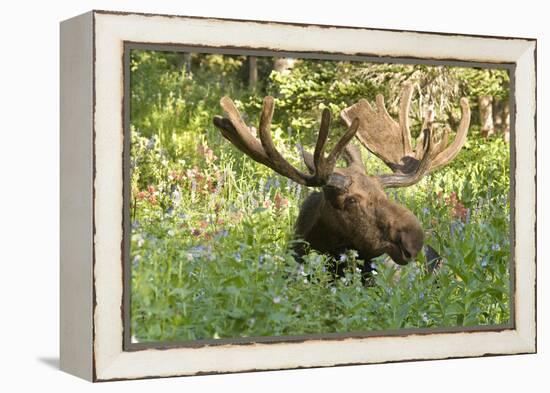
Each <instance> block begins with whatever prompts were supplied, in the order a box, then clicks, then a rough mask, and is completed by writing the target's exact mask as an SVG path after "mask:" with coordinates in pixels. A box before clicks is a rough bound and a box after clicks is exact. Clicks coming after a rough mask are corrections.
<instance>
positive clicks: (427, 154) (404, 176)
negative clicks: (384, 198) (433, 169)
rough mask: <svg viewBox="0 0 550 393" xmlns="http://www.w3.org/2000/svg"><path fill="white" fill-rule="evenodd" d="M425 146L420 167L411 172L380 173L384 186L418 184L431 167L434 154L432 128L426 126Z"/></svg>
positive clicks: (379, 177)
mask: <svg viewBox="0 0 550 393" xmlns="http://www.w3.org/2000/svg"><path fill="white" fill-rule="evenodd" d="M423 134H424V138H423V140H424V148H423V156H422V160H421V161H420V163H419V165H418V167H417V168H416V170H415V171H413V172H411V173H394V174H391V175H379V176H378V179H379V180H380V183H381V184H382V186H383V187H384V188H393V187H408V186H412V185H413V184H416V183H418V182H419V181H420V179H422V177H424V175H425V174H426V173H427V172H428V170H429V168H430V162H431V155H432V146H433V144H432V140H431V139H432V138H431V130H430V129H429V128H426V129H425V130H424V133H423Z"/></svg>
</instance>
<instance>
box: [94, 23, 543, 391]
mask: <svg viewBox="0 0 550 393" xmlns="http://www.w3.org/2000/svg"><path fill="white" fill-rule="evenodd" d="M109 14H111V13H109ZM208 19H209V18H208ZM274 23H276V24H281V25H284V23H280V22H274ZM396 33H397V34H398V32H396ZM415 33H416V32H415ZM427 34H434V33H427ZM435 34H437V33H435ZM466 36H467V35H466ZM497 38H502V37H497ZM530 41H533V40H530ZM534 41H535V43H534V45H533V48H534V49H533V52H534V53H535V56H536V40H534ZM94 43H95V42H94ZM534 78H535V88H536V57H535V75H534ZM531 93H532V92H531ZM534 105H535V107H534V115H535V121H536V97H535V101H534ZM532 131H533V136H534V138H535V149H536V123H535V124H534V128H533V130H532ZM534 174H535V187H536V162H535V173H534ZM535 207H536V194H535ZM533 219H534V220H535V223H536V215H535V216H534V217H533ZM534 235H535V236H536V228H534ZM534 256H535V258H536V249H535V255H534ZM534 278H535V280H536V270H535V276H534ZM535 283H536V281H535ZM534 300H536V293H535V298H534ZM516 318H518V316H517V315H516ZM534 322H535V325H534V334H532V333H533V332H525V331H524V330H523V329H519V328H518V329H516V330H517V331H516V333H521V332H519V330H521V331H522V332H523V333H525V334H521V335H518V337H517V338H518V340H519V341H520V342H521V344H522V348H523V349H522V350H520V351H519V352H512V353H533V352H536V313H535V315H534ZM94 339H95V337H94ZM512 353H510V354H512ZM502 354H506V353H504V352H499V353H489V354H481V355H464V356H457V357H471V356H491V355H502ZM438 358H449V356H443V357H429V358H426V359H416V358H415V359H406V358H402V359H401V360H393V361H409V360H429V359H438ZM450 358H453V356H450ZM111 360H112V363H111V365H113V366H115V363H118V362H119V361H124V360H123V359H120V356H118V357H116V358H113V359H111ZM393 361H392V360H390V361H381V362H364V363H359V364H368V363H385V362H393ZM349 364H356V363H349ZM337 365H338V364H331V365H327V366H337ZM307 367H325V366H315V365H312V366H307ZM107 368H111V367H107ZM115 368H116V367H115ZM283 368H285V369H286V368H300V367H299V366H298V367H292V366H291V367H283ZM270 369H271V368H267V369H265V370H270ZM276 369H282V368H276ZM103 371H105V373H104V372H103ZM243 371H254V370H239V371H216V372H215V373H222V372H243ZM258 371H259V370H258ZM203 373H204V372H196V373H191V374H185V373H176V374H169V375H151V376H137V377H136V376H134V377H130V378H131V379H135V378H150V377H162V376H178V375H197V374H203ZM207 373H208V372H207ZM100 374H101V375H99V377H97V376H96V375H94V380H97V381H103V380H117V379H128V378H124V377H121V378H117V377H109V376H108V374H109V372H108V370H107V369H102V370H100ZM105 377H106V378H105Z"/></svg>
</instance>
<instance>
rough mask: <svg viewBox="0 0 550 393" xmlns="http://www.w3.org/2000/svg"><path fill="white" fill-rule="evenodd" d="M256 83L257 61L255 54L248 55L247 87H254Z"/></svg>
mask: <svg viewBox="0 0 550 393" xmlns="http://www.w3.org/2000/svg"><path fill="white" fill-rule="evenodd" d="M257 83H258V61H257V59H256V56H248V87H250V88H251V89H255V88H256V84H257Z"/></svg>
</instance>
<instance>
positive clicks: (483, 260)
mask: <svg viewBox="0 0 550 393" xmlns="http://www.w3.org/2000/svg"><path fill="white" fill-rule="evenodd" d="M487 263H488V261H487V258H483V259H482V260H481V267H486V266H487Z"/></svg>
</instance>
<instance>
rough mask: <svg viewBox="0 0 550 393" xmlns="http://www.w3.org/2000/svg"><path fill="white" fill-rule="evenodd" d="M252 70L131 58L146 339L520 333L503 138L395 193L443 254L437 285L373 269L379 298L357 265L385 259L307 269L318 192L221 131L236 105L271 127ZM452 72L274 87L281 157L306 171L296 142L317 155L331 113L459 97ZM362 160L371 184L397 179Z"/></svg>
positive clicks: (351, 72) (196, 58)
mask: <svg viewBox="0 0 550 393" xmlns="http://www.w3.org/2000/svg"><path fill="white" fill-rule="evenodd" d="M245 60H246V59H245V58H244V57H239V56H233V57H226V56H223V57H222V56H219V55H197V54H193V56H192V57H191V59H190V62H188V65H187V66H186V65H182V64H183V63H182V61H183V60H182V58H181V55H176V54H173V53H160V52H148V51H134V52H133V53H132V115H131V116H132V130H133V131H132V152H131V156H132V201H131V203H132V205H131V215H132V238H131V260H132V281H131V299H132V301H131V305H132V307H131V321H132V334H133V335H134V336H135V337H136V338H137V339H138V340H140V341H158V340H196V339H211V338H234V337H257V336H277V335H298V334H311V333H329V332H355V331H372V330H386V329H399V328H418V327H445V326H472V325H480V324H504V323H506V322H508V321H509V318H510V311H509V282H510V276H509V270H508V266H509V258H510V242H509V236H508V234H509V232H510V228H509V225H510V221H509V215H510V209H509V203H508V190H509V149H508V146H507V145H506V144H504V142H503V141H502V140H501V139H489V140H485V139H481V138H480V137H479V136H478V132H477V130H476V129H475V128H474V129H472V130H471V132H470V136H469V141H468V142H467V144H466V146H465V147H464V148H463V150H462V151H461V153H460V154H459V156H458V157H457V158H456V159H455V161H454V162H453V163H452V164H451V165H449V166H447V167H445V168H444V169H442V170H440V171H437V172H435V173H433V174H431V175H430V176H429V178H427V179H424V180H422V181H421V182H420V183H418V184H417V185H415V186H413V187H410V188H406V189H400V190H396V191H392V192H391V193H390V198H394V199H396V200H398V201H399V202H401V203H402V204H404V205H406V206H407V207H408V208H409V209H411V210H412V211H413V212H414V213H415V215H416V216H417V217H418V218H419V219H420V220H421V221H422V224H423V227H424V229H425V231H426V233H427V237H426V243H427V244H429V245H430V246H431V247H433V248H434V249H435V250H436V251H437V252H438V253H439V254H440V255H441V256H442V257H443V262H442V266H441V267H440V269H438V270H437V272H436V273H431V272H429V271H428V269H427V263H426V260H425V257H424V255H419V256H418V258H417V260H416V261H414V262H412V263H410V264H409V265H407V266H405V267H398V266H396V265H395V264H393V263H392V262H389V261H388V260H387V259H386V257H384V256H383V257H380V258H377V259H376V260H375V261H373V262H372V263H373V264H374V265H375V267H376V273H377V274H376V275H374V276H373V279H372V283H371V285H370V286H366V287H365V286H363V285H362V284H361V280H360V275H359V273H358V272H357V269H356V268H357V267H358V266H360V265H361V264H362V263H370V261H361V260H356V256H355V255H354V253H353V252H350V253H348V254H347V255H344V256H342V258H346V259H348V260H349V261H350V266H351V267H350V269H348V271H347V272H346V276H345V277H344V278H343V279H338V280H335V279H334V278H333V277H331V276H330V274H329V273H327V272H326V269H325V265H326V264H325V262H326V260H325V259H326V257H325V256H323V255H318V254H316V253H315V252H312V253H311V254H309V255H307V256H306V258H305V263H304V264H303V265H300V264H298V263H296V261H295V260H294V259H293V257H292V255H291V254H290V252H289V248H290V245H291V241H292V233H293V225H294V222H295V219H296V217H297V215H298V211H299V207H300V204H301V202H302V201H303V199H304V197H305V196H306V194H307V192H308V191H307V190H305V189H302V188H301V187H300V186H298V185H296V184H294V183H293V182H291V181H289V180H287V179H285V178H282V177H280V176H278V175H276V174H275V173H273V172H272V171H271V170H270V169H268V168H266V167H264V166H262V165H260V164H257V163H255V162H253V161H252V160H251V159H249V158H248V157H246V156H244V155H243V154H241V153H239V152H237V151H236V150H235V149H234V148H233V147H232V146H231V145H230V144H229V143H228V142H227V141H225V140H223V139H222V138H221V136H220V134H219V132H218V131H216V130H215V129H214V127H213V126H212V125H211V121H212V117H213V116H214V115H218V114H221V109H220V108H219V98H220V97H221V96H222V95H224V94H228V95H231V96H232V97H233V98H234V99H235V100H236V104H237V105H238V107H239V109H240V110H242V112H243V115H244V116H246V118H247V121H248V122H249V123H250V124H256V123H257V119H258V114H259V108H260V107H261V99H260V94H258V92H255V91H250V90H248V88H247V87H246V80H245V79H243V76H242V73H243V68H244V67H246V61H245ZM189 64H190V67H189ZM268 64H269V63H268V62H267V61H266V62H265V64H264V65H263V66H265V67H267V65H268ZM438 69H439V71H438ZM392 70H393V71H392ZM453 70H454V69H453ZM459 71H460V72H459ZM449 72H451V71H449V70H447V69H445V71H444V73H447V74H449ZM452 72H455V71H452ZM461 72H463V71H462V70H461V69H457V71H456V75H460V73H461ZM471 72H472V75H474V76H475V73H476V70H473V71H471ZM264 73H265V74H266V75H267V72H265V71H264ZM438 73H441V68H440V67H427V66H408V65H387V64H376V65H369V64H365V63H350V62H323V61H314V60H307V61H306V60H301V61H298V62H297V63H296V65H295V67H294V68H293V70H292V71H291V72H290V73H287V74H279V73H275V72H273V73H271V74H270V76H269V78H268V79H267V80H264V81H263V82H262V84H261V86H260V87H259V89H264V90H265V91H266V92H267V93H268V94H272V95H274V96H275V97H276V104H277V109H276V111H275V119H274V124H273V139H274V142H275V144H276V145H277V147H278V148H279V150H280V151H281V152H282V154H283V155H284V156H285V157H288V158H289V160H290V161H291V162H292V163H293V164H294V165H300V158H299V155H298V152H297V150H296V149H295V148H294V145H295V143H297V142H301V143H302V144H304V145H305V146H306V148H309V149H312V144H313V143H314V140H315V136H316V135H315V132H316V130H317V127H318V119H317V117H318V116H319V114H320V108H322V107H324V106H328V107H330V108H331V110H332V112H333V114H334V115H335V116H336V115H337V114H338V112H339V110H340V109H342V108H343V107H344V106H347V105H350V104H351V103H353V102H355V101H356V100H358V99H359V98H363V97H364V98H367V99H369V100H372V99H373V98H374V96H375V95H376V94H377V93H382V94H384V95H385V96H386V97H395V96H396V92H397V91H398V90H399V87H400V84H401V81H402V80H410V79H411V78H412V79H413V80H415V81H423V80H426V81H428V80H430V78H431V77H433V78H440V80H439V82H438V83H440V85H441V88H440V89H439V90H437V89H436V88H435V87H433V86H432V84H428V85H429V86H431V87H430V88H431V89H432V92H431V93H430V92H429V91H428V90H426V89H424V90H422V91H421V92H422V94H423V95H425V96H426V97H428V96H430V94H432V96H436V95H437V94H443V93H442V92H443V91H451V90H453V89H455V88H457V87H456V86H454V87H453V86H451V87H449V86H447V85H448V84H451V82H449V81H450V80H451V79H452V78H451V76H449V75H447V74H446V75H443V76H441V75H439V74H438ZM438 75H439V76H438ZM433 78H432V80H434V79H433ZM457 78H458V77H457ZM472 78H473V76H472ZM459 82H460V83H458V85H457V86H462V85H463V84H464V83H465V82H464V80H461V79H460V80H459ZM419 83H420V82H419ZM426 83H428V82H426ZM438 91H439V92H440V93H438ZM475 94H477V93H475ZM502 94H506V93H502ZM470 98H471V97H470ZM390 109H391V107H390ZM338 123H339V122H337V121H335V122H334V126H335V127H334V130H335V131H334V132H335V134H337V133H338V131H340V130H342V128H341V125H340V126H338ZM363 153H364V157H365V163H366V165H367V168H369V171H370V172H371V173H376V172H380V171H382V170H385V169H384V168H383V164H382V163H380V161H379V160H377V159H375V157H374V156H372V155H371V154H368V153H367V152H366V151H364V152H363Z"/></svg>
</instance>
